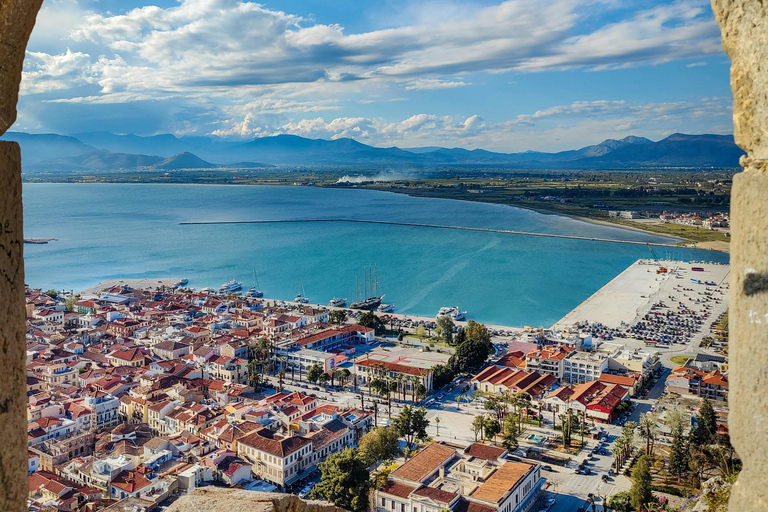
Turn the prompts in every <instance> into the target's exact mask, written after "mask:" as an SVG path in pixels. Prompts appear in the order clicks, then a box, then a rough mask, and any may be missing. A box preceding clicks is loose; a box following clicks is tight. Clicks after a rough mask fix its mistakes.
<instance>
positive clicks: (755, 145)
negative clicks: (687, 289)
mask: <svg viewBox="0 0 768 512" xmlns="http://www.w3.org/2000/svg"><path fill="white" fill-rule="evenodd" d="M712 8H713V10H714V12H715V17H716V18H717V22H718V23H719V25H720V30H721V32H722V36H723V46H724V47H725V51H726V52H727V53H728V56H729V57H730V58H731V89H732V90H733V125H734V136H735V138H736V143H737V144H738V145H739V146H741V148H742V149H744V150H745V151H746V152H747V154H746V155H745V156H744V157H742V160H741V165H742V167H743V168H744V171H743V172H742V173H740V174H737V175H736V176H735V177H734V180H733V190H732V192H731V288H730V289H731V292H730V293H731V297H730V301H731V306H730V314H729V322H730V330H731V338H730V339H731V343H730V346H729V348H730V354H729V356H730V361H729V368H730V375H729V380H730V384H731V392H730V395H729V401H730V414H729V417H728V425H729V427H730V432H731V440H732V442H733V446H734V447H735V448H736V451H737V452H738V453H739V455H740V456H741V458H742V460H743V462H744V469H743V471H742V472H741V474H740V475H739V479H738V481H737V482H736V484H735V485H734V487H733V490H732V493H731V499H730V502H729V509H730V510H731V511H732V512H748V511H758V510H768V443H766V439H768V417H766V416H768V393H766V391H768V3H766V2H765V1H761V0H712Z"/></svg>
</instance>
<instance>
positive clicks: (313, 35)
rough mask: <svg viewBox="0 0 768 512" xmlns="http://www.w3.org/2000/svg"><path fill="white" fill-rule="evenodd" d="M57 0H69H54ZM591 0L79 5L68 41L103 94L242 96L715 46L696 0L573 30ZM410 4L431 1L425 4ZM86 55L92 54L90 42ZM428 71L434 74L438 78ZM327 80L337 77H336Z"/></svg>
mask: <svg viewBox="0 0 768 512" xmlns="http://www.w3.org/2000/svg"><path fill="white" fill-rule="evenodd" d="M58 1H59V2H64V1H72V0H58ZM593 4H594V2H593V1H592V0H507V1H505V2H502V3H500V4H499V5H495V6H491V7H485V8H468V7H466V6H459V7H457V6H454V7H453V8H452V9H446V11H445V12H446V13H447V14H445V15H441V14H440V13H438V12H433V18H432V20H431V21H429V20H428V18H429V16H428V15H427V14H422V15H419V16H417V17H415V18H414V23H413V24H411V25H405V26H400V27H397V28H390V29H383V30H375V31H370V32H363V33H359V34H346V33H345V30H344V28H343V27H341V26H339V25H333V24H331V25H326V24H319V23H314V24H313V23H312V22H311V21H309V20H306V19H302V18H301V17H298V16H295V15H292V14H288V13H285V12H282V11H277V10H271V9H268V8H267V7H264V6H262V5H260V4H257V3H254V2H249V1H241V0H181V1H180V3H179V5H176V6H172V7H168V8H161V7H158V6H146V7H141V8H136V9H133V10H130V11H128V12H126V13H124V14H118V15H111V14H108V13H105V14H90V15H86V16H85V19H84V21H83V22H82V23H81V25H80V26H79V27H78V28H77V29H76V30H74V31H72V42H80V43H82V44H88V45H92V46H93V45H97V46H99V47H100V48H101V52H100V54H101V56H100V58H99V60H98V62H97V63H96V64H95V65H94V68H93V72H94V74H95V75H96V76H97V79H98V84H99V85H100V87H101V90H100V93H101V94H103V95H109V94H114V93H116V92H123V91H133V92H140V91H143V92H146V93H156V94H160V95H162V94H169V93H174V94H179V95H199V94H203V93H205V94H210V93H213V94H219V92H218V91H219V90H221V89H226V90H227V91H228V94H231V95H240V96H247V95H248V94H251V93H252V92H253V88H254V87H263V86H280V87H288V88H289V89H291V90H293V91H297V90H302V89H303V88H304V87H305V84H311V83H321V84H322V83H326V84H328V83H331V84H332V83H336V84H344V83H347V82H349V81H350V80H351V81H358V80H364V81H369V82H375V83H378V82H388V81H389V82H391V81H394V82H403V83H404V86H405V88H406V89H407V90H429V89H445V88H452V87H463V86H467V85H471V84H469V83H468V82H465V81H464V80H462V79H456V78H450V77H451V76H456V75H457V74H462V73H471V72H478V71H486V72H504V71H509V70H521V71H543V70H552V69H561V68H569V67H585V68H588V69H601V68H611V67H624V66H630V65H641V64H653V63H658V62H664V61H668V60H672V59H679V58H689V57H697V56H698V57H700V56H704V55H709V54H711V53H715V52H721V50H720V42H719V37H718V32H717V27H716V25H715V22H714V20H713V19H712V17H711V15H708V14H706V12H705V11H704V10H703V9H702V8H701V5H703V4H702V2H701V1H698V2H690V1H681V2H678V3H674V4H672V5H670V6H659V7H655V8H650V9H646V10H643V11H640V12H638V13H637V14H635V15H634V16H632V17H631V18H629V19H626V20H622V21H619V22H616V23H613V24H610V25H605V26H597V28H595V29H594V30H592V31H590V32H588V33H585V34H580V35H576V36H574V35H573V32H574V31H576V29H577V27H578V26H579V24H580V23H581V22H583V21H585V20H589V15H590V9H591V7H592V5H593ZM421 9H422V11H421V12H422V13H426V12H430V9H431V10H432V11H434V5H433V4H431V3H428V4H426V5H425V6H422V8H421ZM91 54H92V55H93V54H95V52H91ZM438 77H439V78H438ZM338 87H343V86H342V85H339V86H338Z"/></svg>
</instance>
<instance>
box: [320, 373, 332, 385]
mask: <svg viewBox="0 0 768 512" xmlns="http://www.w3.org/2000/svg"><path fill="white" fill-rule="evenodd" d="M330 380H331V376H330V375H328V374H327V373H325V372H320V375H318V376H317V382H319V383H320V384H322V385H323V386H325V385H327V384H328V382H329V381H330Z"/></svg>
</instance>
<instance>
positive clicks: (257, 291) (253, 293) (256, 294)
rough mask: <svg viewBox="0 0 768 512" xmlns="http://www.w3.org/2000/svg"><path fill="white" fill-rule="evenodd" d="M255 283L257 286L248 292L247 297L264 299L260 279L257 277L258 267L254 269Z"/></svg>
mask: <svg viewBox="0 0 768 512" xmlns="http://www.w3.org/2000/svg"><path fill="white" fill-rule="evenodd" d="M253 282H254V283H255V284H256V286H254V287H253V288H251V289H250V290H248V292H247V293H246V295H247V296H248V297H256V298H258V297H263V296H264V293H263V292H262V291H261V290H260V288H261V287H260V286H259V278H258V277H257V276H256V267H253Z"/></svg>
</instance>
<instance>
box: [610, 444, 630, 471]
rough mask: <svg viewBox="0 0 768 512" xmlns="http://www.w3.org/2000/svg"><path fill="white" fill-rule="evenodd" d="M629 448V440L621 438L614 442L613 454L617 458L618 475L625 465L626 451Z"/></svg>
mask: <svg viewBox="0 0 768 512" xmlns="http://www.w3.org/2000/svg"><path fill="white" fill-rule="evenodd" d="M626 446H627V440H626V439H625V438H624V437H619V438H617V439H616V441H614V442H613V447H612V448H611V453H612V454H613V456H614V457H615V458H616V473H618V472H619V470H620V469H621V466H623V465H624V460H623V458H624V450H625V449H626Z"/></svg>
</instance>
